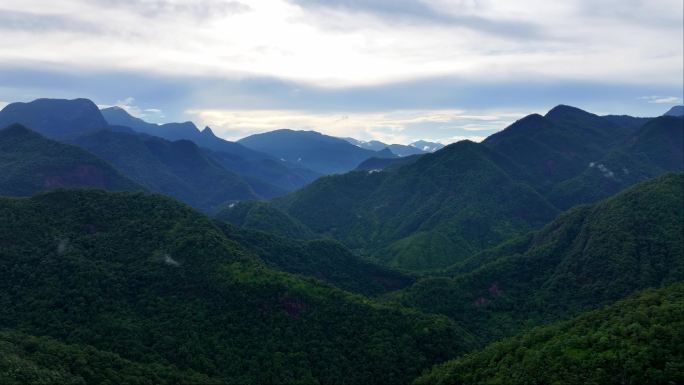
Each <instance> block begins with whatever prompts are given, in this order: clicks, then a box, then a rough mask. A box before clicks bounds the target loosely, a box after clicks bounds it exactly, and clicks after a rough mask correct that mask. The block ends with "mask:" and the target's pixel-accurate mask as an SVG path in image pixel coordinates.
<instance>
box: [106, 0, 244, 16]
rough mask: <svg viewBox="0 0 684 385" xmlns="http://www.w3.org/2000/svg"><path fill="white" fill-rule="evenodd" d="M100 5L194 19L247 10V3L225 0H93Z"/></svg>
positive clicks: (155, 14) (144, 13)
mask: <svg viewBox="0 0 684 385" xmlns="http://www.w3.org/2000/svg"><path fill="white" fill-rule="evenodd" d="M95 3H97V4H99V5H101V6H102V7H110V8H111V7H116V8H124V9H126V10H128V11H132V12H134V13H138V14H140V15H143V16H146V17H155V16H159V15H166V14H182V15H185V16H190V17H192V18H195V19H208V18H218V17H224V16H227V15H231V14H237V13H243V12H247V11H249V10H250V9H251V8H250V7H249V5H247V4H244V3H241V2H238V1H227V0H194V1H186V2H178V1H170V0H151V1H145V0H95Z"/></svg>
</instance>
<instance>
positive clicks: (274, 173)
mask: <svg viewBox="0 0 684 385" xmlns="http://www.w3.org/2000/svg"><path fill="white" fill-rule="evenodd" d="M102 115H103V116H104V117H105V119H106V120H107V122H109V123H110V124H115V125H120V126H127V127H131V128H132V129H133V130H135V131H137V132H142V133H146V134H149V135H154V136H158V137H161V138H165V139H168V140H172V141H173V140H180V139H187V140H191V141H193V142H194V143H195V144H197V146H199V147H201V148H203V151H205V152H206V153H207V154H208V156H210V157H211V158H213V159H214V160H216V161H217V162H218V163H220V164H221V166H223V167H224V168H226V169H227V170H230V171H232V172H234V173H236V174H238V175H240V176H242V177H243V178H244V179H245V180H246V181H247V182H248V183H249V184H250V185H251V186H252V188H253V189H255V190H257V192H258V193H259V195H261V196H263V197H266V198H271V197H273V196H278V195H283V194H285V193H287V192H290V191H293V190H296V189H298V188H300V187H302V186H304V185H306V184H308V183H310V182H312V181H313V180H314V179H316V178H317V177H318V176H319V175H320V174H318V173H316V172H313V171H311V170H309V169H306V168H304V167H302V166H301V165H298V164H291V163H288V162H283V161H281V160H280V159H277V158H275V157H273V156H271V155H268V154H265V153H263V152H259V151H254V150H251V149H249V148H247V147H245V146H243V145H241V144H239V143H236V142H230V141H227V140H225V139H221V138H219V137H217V136H216V135H214V132H213V131H212V130H211V128H209V127H205V128H204V129H203V130H202V131H200V130H199V129H198V128H197V127H196V126H195V125H194V124H193V123H192V122H185V123H167V124H161V125H157V124H153V123H148V122H146V121H144V120H142V119H139V118H136V117H134V116H131V115H130V114H129V113H128V112H126V111H125V110H124V109H122V108H120V107H109V108H105V109H102Z"/></svg>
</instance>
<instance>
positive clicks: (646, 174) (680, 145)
mask: <svg viewBox="0 0 684 385" xmlns="http://www.w3.org/2000/svg"><path fill="white" fill-rule="evenodd" d="M682 170H684V119H682V118H674V117H669V116H665V117H659V118H655V119H652V120H650V121H649V122H647V123H646V124H645V125H644V126H643V127H640V128H639V129H638V130H636V131H635V132H634V133H632V134H631V135H629V136H628V137H627V138H625V139H624V140H623V141H622V142H621V143H619V144H616V145H615V146H613V149H612V150H611V151H609V152H608V153H607V154H606V155H604V156H603V157H602V158H600V159H597V160H595V161H592V162H589V164H587V165H586V166H585V169H584V171H583V172H581V173H580V174H579V175H577V176H575V177H573V178H570V179H568V180H565V181H563V182H561V183H558V184H557V185H555V186H554V187H553V188H552V189H551V191H550V193H549V199H550V200H551V201H552V202H554V203H555V204H556V205H557V206H558V207H561V208H569V207H572V206H574V205H576V204H579V203H585V202H594V201H597V200H599V199H602V198H605V197H607V196H610V195H612V194H615V193H616V192H618V191H621V190H623V189H625V188H626V187H629V186H631V185H633V184H635V183H638V182H641V181H644V180H646V179H649V178H653V177H656V176H658V175H661V174H663V173H665V172H668V171H682Z"/></svg>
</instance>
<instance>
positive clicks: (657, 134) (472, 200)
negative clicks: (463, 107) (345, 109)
mask: <svg viewBox="0 0 684 385" xmlns="http://www.w3.org/2000/svg"><path fill="white" fill-rule="evenodd" d="M644 122H646V124H643V125H640V124H642V123H644ZM683 132H684V121H683V120H682V119H679V118H674V117H662V118H656V119H641V118H631V117H626V116H622V117H617V116H613V117H600V116H597V115H594V114H591V113H588V112H585V111H582V110H580V109H577V108H574V107H569V106H562V105H561V106H558V107H555V108H553V109H552V110H551V111H549V112H548V113H547V114H546V115H545V116H541V115H530V116H528V117H525V118H523V119H521V120H519V121H517V122H515V123H514V124H512V125H511V126H510V127H508V128H506V129H505V130H503V131H501V132H499V133H497V134H494V135H492V136H490V137H489V138H487V139H486V140H485V141H484V142H483V143H482V144H476V143H469V142H459V143H456V144H452V145H450V146H447V147H446V148H444V149H442V150H440V151H437V152H436V153H433V154H427V155H423V156H421V157H420V158H418V159H417V160H415V161H414V159H410V158H407V159H406V162H405V163H404V159H403V158H402V159H400V160H387V161H383V160H368V161H366V162H364V163H362V164H361V165H360V166H359V170H367V172H365V173H361V172H354V173H350V174H348V175H340V176H332V177H327V178H321V179H319V180H317V181H316V182H315V183H313V184H311V185H309V186H307V187H305V188H304V189H302V190H300V191H297V192H295V193H294V194H292V195H290V196H287V197H285V198H282V199H278V200H276V201H275V204H276V205H277V206H278V207H280V208H281V209H282V210H284V211H286V212H287V213H289V214H290V215H291V216H292V217H294V218H296V219H298V220H299V221H301V222H302V223H304V224H305V225H306V226H308V227H309V228H310V229H312V230H313V231H314V232H316V233H318V234H322V235H329V236H332V237H334V238H336V239H338V240H340V241H342V242H343V243H345V244H346V245H347V246H349V247H351V248H353V249H359V250H361V251H362V252H364V253H366V254H369V255H372V256H373V257H374V258H376V259H377V260H378V261H381V262H382V263H386V264H388V265H390V266H395V267H401V268H407V269H411V270H425V269H432V268H439V267H445V266H447V265H449V264H452V263H456V262H458V261H459V260H460V259H462V258H465V257H467V256H469V255H471V254H472V253H476V252H478V251H480V250H483V249H485V248H488V247H492V246H493V245H495V244H496V243H498V242H500V241H503V240H504V239H506V238H508V237H511V236H514V235H519V234H522V233H524V232H525V231H527V230H529V229H532V228H536V227H539V226H540V225H542V224H545V223H546V222H547V221H548V220H550V219H552V218H553V216H555V215H556V213H557V212H559V211H560V210H565V209H568V208H570V207H572V206H573V205H576V204H580V203H588V202H595V201H597V200H600V199H603V198H605V197H608V196H610V195H612V194H614V193H617V192H619V191H620V190H622V189H624V188H627V187H629V186H631V185H633V184H635V183H638V182H641V181H644V180H646V179H649V178H653V177H656V176H658V175H662V174H663V173H665V172H668V171H681V170H683V169H684V164H683V163H684V162H683V161H682V153H683V152H684V150H683V149H682V147H683V146H682V133H683ZM381 169H384V170H385V172H377V171H378V170H381ZM318 212H320V213H321V215H317V214H316V213H318Z"/></svg>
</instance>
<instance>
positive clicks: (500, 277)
mask: <svg viewBox="0 0 684 385" xmlns="http://www.w3.org/2000/svg"><path fill="white" fill-rule="evenodd" d="M682 218H684V174H682V173H678V174H667V175H665V176H662V177H660V178H657V179H655V180H649V181H647V182H643V183H641V184H638V185H636V186H634V187H631V188H630V189H628V190H626V191H624V192H622V193H620V194H618V195H616V196H614V197H611V198H608V199H606V200H603V201H601V202H599V203H596V204H594V205H582V206H578V207H576V208H573V209H571V210H569V211H567V212H565V213H563V214H562V215H560V216H559V217H558V218H557V219H556V220H554V221H553V222H551V223H550V224H548V225H546V226H545V227H544V228H543V229H541V230H540V231H538V232H535V233H530V234H528V235H526V236H524V237H520V238H517V239H514V240H511V241H510V242H508V243H505V244H502V245H500V246H499V247H497V248H495V249H491V250H488V251H485V252H483V253H480V254H475V255H473V256H472V257H470V258H469V259H467V260H464V261H462V262H461V263H459V264H457V265H455V266H453V267H452V268H451V270H450V271H448V272H447V273H446V274H445V276H446V277H444V276H442V277H434V278H428V279H425V280H422V281H420V282H418V283H417V284H416V285H414V286H412V287H411V288H410V289H408V290H407V291H405V292H404V293H401V294H398V298H400V301H401V302H402V303H404V304H405V305H407V306H412V307H417V308H419V309H422V310H424V311H427V312H432V313H440V314H446V315H448V316H450V317H452V318H453V319H455V320H457V321H459V322H460V323H461V324H463V325H466V327H468V329H469V330H471V331H473V332H475V333H476V334H478V335H480V336H481V337H483V338H484V339H486V340H493V339H496V338H500V337H504V336H507V335H510V334H511V333H513V332H516V331H519V330H521V329H524V328H527V327H530V326H534V325H538V324H542V323H544V322H548V321H553V320H556V319H561V318H563V317H567V316H568V315H575V314H578V313H579V312H581V311H584V310H588V309H593V308H596V307H597V306H601V305H605V304H608V303H611V302H614V301H616V300H619V299H621V298H624V297H625V296H627V295H629V294H631V293H632V292H633V291H635V290H640V289H645V288H648V287H657V286H660V285H663V284H668V283H672V282H677V281H682V280H684V222H683V221H682Z"/></svg>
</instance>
